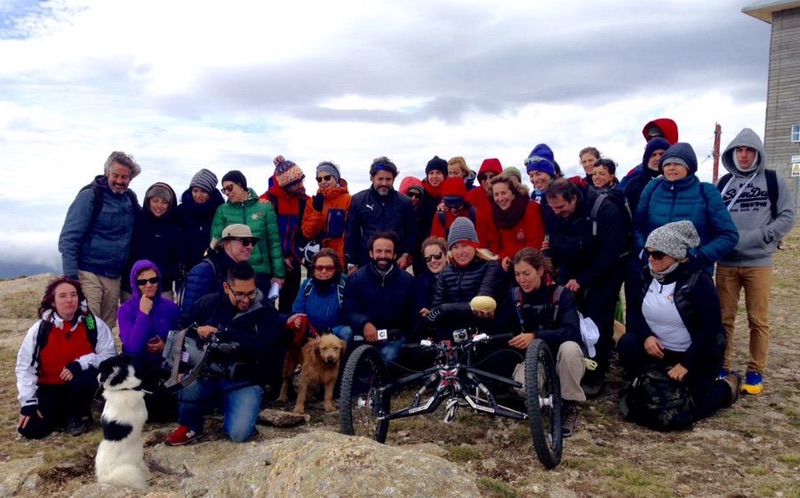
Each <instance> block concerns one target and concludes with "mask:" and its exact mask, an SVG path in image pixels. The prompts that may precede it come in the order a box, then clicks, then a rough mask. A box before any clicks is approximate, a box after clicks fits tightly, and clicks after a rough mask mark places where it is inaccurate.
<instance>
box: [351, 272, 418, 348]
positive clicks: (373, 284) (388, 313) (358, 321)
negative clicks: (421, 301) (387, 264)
mask: <svg viewBox="0 0 800 498" xmlns="http://www.w3.org/2000/svg"><path fill="white" fill-rule="evenodd" d="M418 311H419V310H418V309H417V297H416V295H414V277H412V276H411V274H410V273H407V272H404V271H402V270H400V268H398V267H397V265H392V268H391V270H390V271H389V272H388V273H387V274H386V275H381V273H380V272H379V271H378V269H377V268H376V267H375V264H374V263H369V264H368V265H366V266H362V267H361V268H359V269H358V270H357V271H356V272H355V273H353V274H352V275H350V276H349V277H348V279H347V285H346V286H345V288H344V312H345V316H346V318H347V324H348V325H350V327H351V328H352V329H353V333H354V334H356V335H362V334H363V332H364V325H365V324H366V323H367V322H371V323H372V324H373V325H374V326H375V327H376V328H378V329H401V330H403V331H404V332H406V333H407V334H408V333H410V332H412V330H413V328H414V327H415V326H416V322H417V320H416V317H417V316H418Z"/></svg>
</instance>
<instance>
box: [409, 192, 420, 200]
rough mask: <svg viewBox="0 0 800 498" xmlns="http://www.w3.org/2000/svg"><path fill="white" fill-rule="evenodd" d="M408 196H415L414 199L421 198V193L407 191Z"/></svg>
mask: <svg viewBox="0 0 800 498" xmlns="http://www.w3.org/2000/svg"><path fill="white" fill-rule="evenodd" d="M408 196H409V197H413V198H416V199H422V194H418V193H416V192H409V193H408Z"/></svg>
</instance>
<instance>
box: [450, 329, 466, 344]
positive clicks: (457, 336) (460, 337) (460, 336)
mask: <svg viewBox="0 0 800 498" xmlns="http://www.w3.org/2000/svg"><path fill="white" fill-rule="evenodd" d="M467 339H469V334H468V333H467V329H456V330H454V331H453V341H454V342H455V343H456V344H458V343H460V342H466V340H467Z"/></svg>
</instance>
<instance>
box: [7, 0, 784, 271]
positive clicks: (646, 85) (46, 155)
mask: <svg viewBox="0 0 800 498" xmlns="http://www.w3.org/2000/svg"><path fill="white" fill-rule="evenodd" d="M747 4H748V2H747V1H741V2H736V1H731V0H704V1H703V2H697V1H694V0H672V1H669V0H665V1H660V2H642V1H640V0H616V1H615V0H608V1H604V2H594V1H585V0H562V1H560V2H544V1H532V0H509V1H504V0H494V1H489V0H466V1H465V0H458V1H455V0H454V1H449V2H448V1H438V0H425V1H420V0H405V1H403V2H390V1H383V0H371V1H350V0H340V1H338V2H305V1H296V2H262V1H245V0H227V1H226V2H197V1H188V0H187V1H182V0H170V1H163V0H158V1H151V0H136V1H127V0H97V1H94V0H78V1H72V0H54V1H47V2H36V1H29V0H0V173H2V178H3V185H4V187H5V188H3V189H2V191H0V223H2V226H3V227H4V228H5V230H6V234H5V235H6V237H5V238H6V243H5V248H4V250H3V251H2V252H0V259H3V260H6V261H8V260H20V261H37V262H44V263H47V264H51V265H54V266H56V267H58V266H60V258H59V255H58V252H57V247H56V245H57V239H58V234H59V232H60V229H61V225H62V223H63V220H64V215H65V213H66V209H67V207H68V206H69V203H70V202H71V201H72V199H73V198H74V196H75V194H76V192H77V191H78V189H79V188H80V187H81V186H83V185H85V184H87V183H88V182H89V181H90V180H91V179H92V178H93V176H94V175H96V174H99V173H101V170H102V165H103V161H104V160H105V158H106V157H107V156H108V154H109V152H111V151H112V150H123V151H126V152H128V153H131V154H133V155H134V156H135V157H136V159H137V160H138V161H139V163H140V164H141V165H142V168H143V173H142V174H141V176H139V177H138V178H136V179H135V180H134V182H133V184H132V187H133V189H134V190H135V191H136V192H137V193H138V194H139V195H140V197H143V194H144V191H145V190H146V189H147V187H148V186H149V185H150V184H152V183H154V182H156V181H166V182H168V183H169V184H170V185H172V186H173V187H174V188H175V190H176V191H178V192H182V191H183V190H184V189H185V188H186V187H187V186H188V182H189V179H190V178H191V176H192V175H193V174H194V173H195V172H196V171H197V170H198V169H200V168H202V167H205V168H209V169H211V170H212V171H214V172H216V173H217V175H218V176H219V177H221V176H222V175H223V174H224V173H225V172H227V171H228V170H231V169H239V170H241V171H243V172H244V173H245V175H246V176H247V178H248V180H249V183H250V184H251V186H253V187H254V188H255V189H256V190H257V191H259V192H261V191H263V190H265V189H266V185H267V177H268V175H270V174H271V173H272V169H273V167H272V158H273V157H274V156H275V155H276V154H283V155H285V156H286V157H287V158H290V159H293V160H295V162H297V163H298V164H300V165H301V166H302V167H303V168H304V170H305V171H306V174H307V176H308V179H307V182H306V186H307V188H309V190H312V191H313V190H315V188H316V187H315V182H314V181H313V175H314V166H315V165H316V164H317V163H318V162H319V161H320V160H323V159H330V160H333V161H335V162H337V163H338V164H339V165H340V166H341V169H342V171H343V176H344V177H345V178H347V179H348V181H349V182H350V184H351V192H355V191H357V190H360V189H362V188H364V187H365V186H366V185H367V183H368V174H367V169H368V167H369V164H370V162H371V160H372V158H374V157H376V156H379V155H387V156H389V157H390V158H391V159H393V160H394V161H395V162H396V163H397V164H398V166H399V167H400V170H401V173H400V177H401V178H402V177H403V176H406V175H415V176H420V175H422V174H423V171H424V166H425V164H426V162H427V161H428V159H430V158H431V157H432V156H433V155H435V154H436V155H439V156H442V157H444V158H449V157H452V156H454V155H463V156H464V157H466V158H467V162H468V164H469V165H470V166H471V167H473V168H474V169H477V168H478V167H479V165H480V163H481V161H482V160H483V159H484V158H487V157H497V158H499V159H500V160H501V161H502V163H503V164H504V165H505V166H511V165H515V166H521V164H522V160H523V159H524V158H525V157H527V155H528V152H529V151H530V150H531V149H532V148H533V146H534V145H535V144H537V143H539V142H545V143H547V144H549V145H550V146H551V147H552V148H553V149H554V151H555V154H556V160H557V161H558V162H559V163H560V164H561V165H562V167H563V168H564V169H565V170H567V172H576V173H577V172H578V168H579V166H578V164H579V163H578V151H579V150H580V149H581V148H582V147H584V146H587V145H593V146H597V147H598V148H599V149H600V150H601V151H602V152H603V154H604V155H605V156H608V157H611V158H612V159H615V160H616V161H617V162H618V163H619V164H620V168H621V169H623V170H625V171H627V169H628V168H630V167H632V166H634V165H636V164H638V163H639V162H640V160H641V154H642V151H643V147H644V140H643V138H642V136H641V133H640V130H641V128H642V126H643V125H644V123H645V122H647V121H649V120H651V119H653V118H657V117H671V118H673V119H675V120H676V121H677V122H678V125H679V127H680V136H681V140H682V141H688V142H690V143H691V144H692V145H693V146H694V148H695V150H696V151H697V154H698V158H699V159H700V161H701V163H700V176H701V178H704V179H710V178H711V168H712V161H711V159H710V158H708V157H709V156H710V153H711V150H712V146H713V131H714V123H715V122H719V123H720V124H721V125H722V129H723V139H722V141H723V146H724V145H725V144H726V143H727V141H728V140H730V139H732V138H733V135H734V134H735V133H736V132H737V131H738V130H740V129H741V128H743V127H751V128H753V129H755V130H756V131H757V132H758V133H759V134H760V135H763V129H764V112H765V105H766V104H765V101H766V87H767V85H766V83H767V70H768V54H769V34H770V26H769V25H768V24H766V23H764V22H762V21H759V20H756V19H754V18H751V17H749V16H746V15H744V14H742V13H741V8H742V7H743V6H745V5H747ZM707 158H708V159H707Z"/></svg>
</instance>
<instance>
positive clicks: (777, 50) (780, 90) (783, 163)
mask: <svg viewBox="0 0 800 498" xmlns="http://www.w3.org/2000/svg"><path fill="white" fill-rule="evenodd" d="M742 12H744V13H745V14H747V15H749V16H752V17H755V18H756V19H761V20H762V21H764V22H767V23H770V24H771V25H772V35H771V39H770V50H769V82H768V88H767V119H766V123H765V129H764V147H765V149H766V153H767V167H768V168H770V169H774V170H776V171H778V172H779V173H780V174H783V175H785V177H787V178H789V177H790V176H791V171H792V156H800V0H759V1H756V2H753V3H752V4H750V5H748V6H747V7H745V8H743V9H742ZM796 159H797V157H796ZM796 164H800V161H797V162H796ZM796 182H797V180H796V179H795V180H794V181H790V182H789V185H790V186H791V187H792V188H793V189H794V190H795V199H797V183H796Z"/></svg>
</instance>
